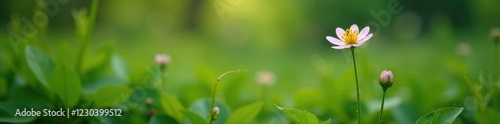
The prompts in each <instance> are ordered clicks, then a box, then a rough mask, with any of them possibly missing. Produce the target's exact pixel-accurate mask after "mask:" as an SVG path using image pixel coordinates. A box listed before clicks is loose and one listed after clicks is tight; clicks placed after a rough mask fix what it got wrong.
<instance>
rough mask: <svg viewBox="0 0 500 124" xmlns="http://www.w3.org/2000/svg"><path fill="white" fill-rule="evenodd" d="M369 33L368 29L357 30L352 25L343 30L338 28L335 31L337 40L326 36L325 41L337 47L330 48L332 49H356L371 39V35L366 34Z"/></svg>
mask: <svg viewBox="0 0 500 124" xmlns="http://www.w3.org/2000/svg"><path fill="white" fill-rule="evenodd" d="M369 32H370V27H368V26H366V27H364V28H363V30H361V32H360V31H359V29H358V26H357V25H356V24H353V25H352V26H351V28H349V29H346V30H345V31H344V29H342V28H340V27H338V28H337V29H336V33H337V37H338V39H337V38H334V37H332V36H326V39H327V40H328V41H329V42H330V43H332V44H334V45H337V46H332V48H333V49H345V48H351V47H358V46H361V45H363V44H365V42H366V41H368V40H369V39H370V38H372V36H373V34H371V33H370V34H368V33H369Z"/></svg>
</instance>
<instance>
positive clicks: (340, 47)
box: [332, 45, 351, 50]
mask: <svg viewBox="0 0 500 124" xmlns="http://www.w3.org/2000/svg"><path fill="white" fill-rule="evenodd" d="M350 47H351V45H342V46H332V48H333V49H338V50H340V49H345V48H350Z"/></svg>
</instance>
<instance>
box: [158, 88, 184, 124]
mask: <svg viewBox="0 0 500 124" xmlns="http://www.w3.org/2000/svg"><path fill="white" fill-rule="evenodd" d="M160 99H161V106H162V108H163V111H165V112H166V114H167V115H168V116H170V117H172V118H174V119H175V120H176V121H177V122H178V123H182V122H184V114H183V113H182V111H184V106H183V105H182V103H181V102H180V101H179V100H177V98H176V97H175V96H173V95H170V94H166V93H163V94H161V98H160Z"/></svg>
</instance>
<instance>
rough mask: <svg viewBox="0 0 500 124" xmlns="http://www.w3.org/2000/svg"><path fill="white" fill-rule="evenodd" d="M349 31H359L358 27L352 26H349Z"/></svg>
mask: <svg viewBox="0 0 500 124" xmlns="http://www.w3.org/2000/svg"><path fill="white" fill-rule="evenodd" d="M351 31H359V28H358V25H356V24H352V25H351Z"/></svg>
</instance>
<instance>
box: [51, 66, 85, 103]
mask: <svg viewBox="0 0 500 124" xmlns="http://www.w3.org/2000/svg"><path fill="white" fill-rule="evenodd" d="M49 89H50V90H51V91H52V92H53V93H55V95H56V96H58V98H59V99H60V100H61V101H62V103H63V105H64V107H67V108H72V107H74V106H75V105H76V104H77V103H78V100H79V99H80V94H81V90H82V86H81V83H80V77H79V76H78V74H77V73H76V72H75V71H74V70H73V69H71V68H70V67H69V66H67V65H64V66H58V67H57V68H56V69H55V70H54V72H53V73H52V76H51V77H50V80H49Z"/></svg>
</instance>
